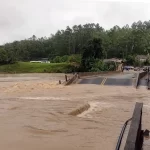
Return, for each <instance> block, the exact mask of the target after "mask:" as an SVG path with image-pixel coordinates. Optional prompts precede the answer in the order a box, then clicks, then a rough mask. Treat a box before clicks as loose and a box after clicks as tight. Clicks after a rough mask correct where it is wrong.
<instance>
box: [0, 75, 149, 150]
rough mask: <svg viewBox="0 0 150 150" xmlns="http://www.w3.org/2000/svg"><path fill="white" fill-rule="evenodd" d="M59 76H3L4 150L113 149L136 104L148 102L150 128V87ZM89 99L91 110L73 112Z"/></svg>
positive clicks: (0, 126) (0, 138)
mask: <svg viewBox="0 0 150 150" xmlns="http://www.w3.org/2000/svg"><path fill="white" fill-rule="evenodd" d="M54 76H55V75H54ZM33 77H34V79H33ZM60 78H61V79H63V78H64V75H61V76H58V77H56V76H55V78H50V77H49V75H47V77H46V76H44V75H39V74H36V75H32V77H31V76H29V75H24V76H15V77H11V76H7V77H4V76H1V78H0V81H1V82H0V133H1V134H0V148H1V149H3V150H114V149H115V146H116V143H117V139H118V136H119V134H120V130H121V128H122V126H123V124H124V122H125V121H126V120H127V119H129V118H130V117H131V116H132V113H133V109H134V106H135V103H136V102H143V103H144V108H143V128H144V129H146V128H147V129H150V121H149V119H148V118H149V117H150V92H149V91H148V90H146V88H145V87H143V88H140V89H138V90H136V89H135V88H134V87H119V86H114V87H113V86H102V85H78V84H76V85H73V86H67V87H64V86H63V85H58V79H60ZM87 103H88V104H89V105H90V108H89V109H88V110H87V111H85V112H83V113H81V114H79V115H77V116H72V115H68V114H69V113H70V112H71V111H73V110H75V109H77V108H79V107H81V106H84V105H85V104H87Z"/></svg>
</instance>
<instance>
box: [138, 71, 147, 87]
mask: <svg viewBox="0 0 150 150" xmlns="http://www.w3.org/2000/svg"><path fill="white" fill-rule="evenodd" d="M146 74H147V72H140V73H138V75H137V79H136V84H135V87H136V88H138V85H139V82H140V80H141V79H142V78H143V77H144V76H145V75H146Z"/></svg>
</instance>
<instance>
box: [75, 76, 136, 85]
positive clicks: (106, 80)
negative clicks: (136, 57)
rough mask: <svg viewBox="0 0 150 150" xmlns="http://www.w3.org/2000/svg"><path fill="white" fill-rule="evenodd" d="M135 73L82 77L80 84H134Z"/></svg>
mask: <svg viewBox="0 0 150 150" xmlns="http://www.w3.org/2000/svg"><path fill="white" fill-rule="evenodd" d="M135 78H136V74H135V73H125V74H117V75H112V76H105V77H101V76H98V77H91V78H82V79H80V80H79V82H78V83H79V84H97V85H116V86H132V85H133V84H134V83H135Z"/></svg>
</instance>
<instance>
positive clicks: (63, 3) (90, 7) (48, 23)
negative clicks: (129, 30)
mask: <svg viewBox="0 0 150 150" xmlns="http://www.w3.org/2000/svg"><path fill="white" fill-rule="evenodd" d="M131 1H132V2H131ZM135 1H136V0H130V1H127V0H126V2H124V1H123V0H120V1H113V0H109V1H106V0H105V1H101V0H0V44H4V43H6V42H12V41H14V40H21V39H24V38H29V37H31V36H32V35H36V36H37V37H42V36H50V34H51V33H55V32H56V31H57V30H58V29H65V27H66V26H68V25H69V26H73V25H75V24H85V23H99V24H100V26H103V27H104V28H105V29H109V28H111V27H113V26H114V25H119V26H123V25H126V24H129V25H131V24H132V23H133V22H134V21H138V20H142V21H145V20H150V2H148V1H149V0H142V2H139V1H138V2H137V1H136V2H135Z"/></svg>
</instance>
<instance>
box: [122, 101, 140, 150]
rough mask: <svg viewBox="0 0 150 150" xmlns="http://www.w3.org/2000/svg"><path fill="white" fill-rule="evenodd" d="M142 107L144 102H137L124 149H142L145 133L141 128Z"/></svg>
mask: <svg viewBox="0 0 150 150" xmlns="http://www.w3.org/2000/svg"><path fill="white" fill-rule="evenodd" d="M142 108H143V103H136V105H135V109H134V112H133V116H132V121H131V125H130V129H129V133H128V136H127V140H126V144H125V148H124V150H141V149H142V144H143V135H142V130H141V128H142V124H141V121H142Z"/></svg>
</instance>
